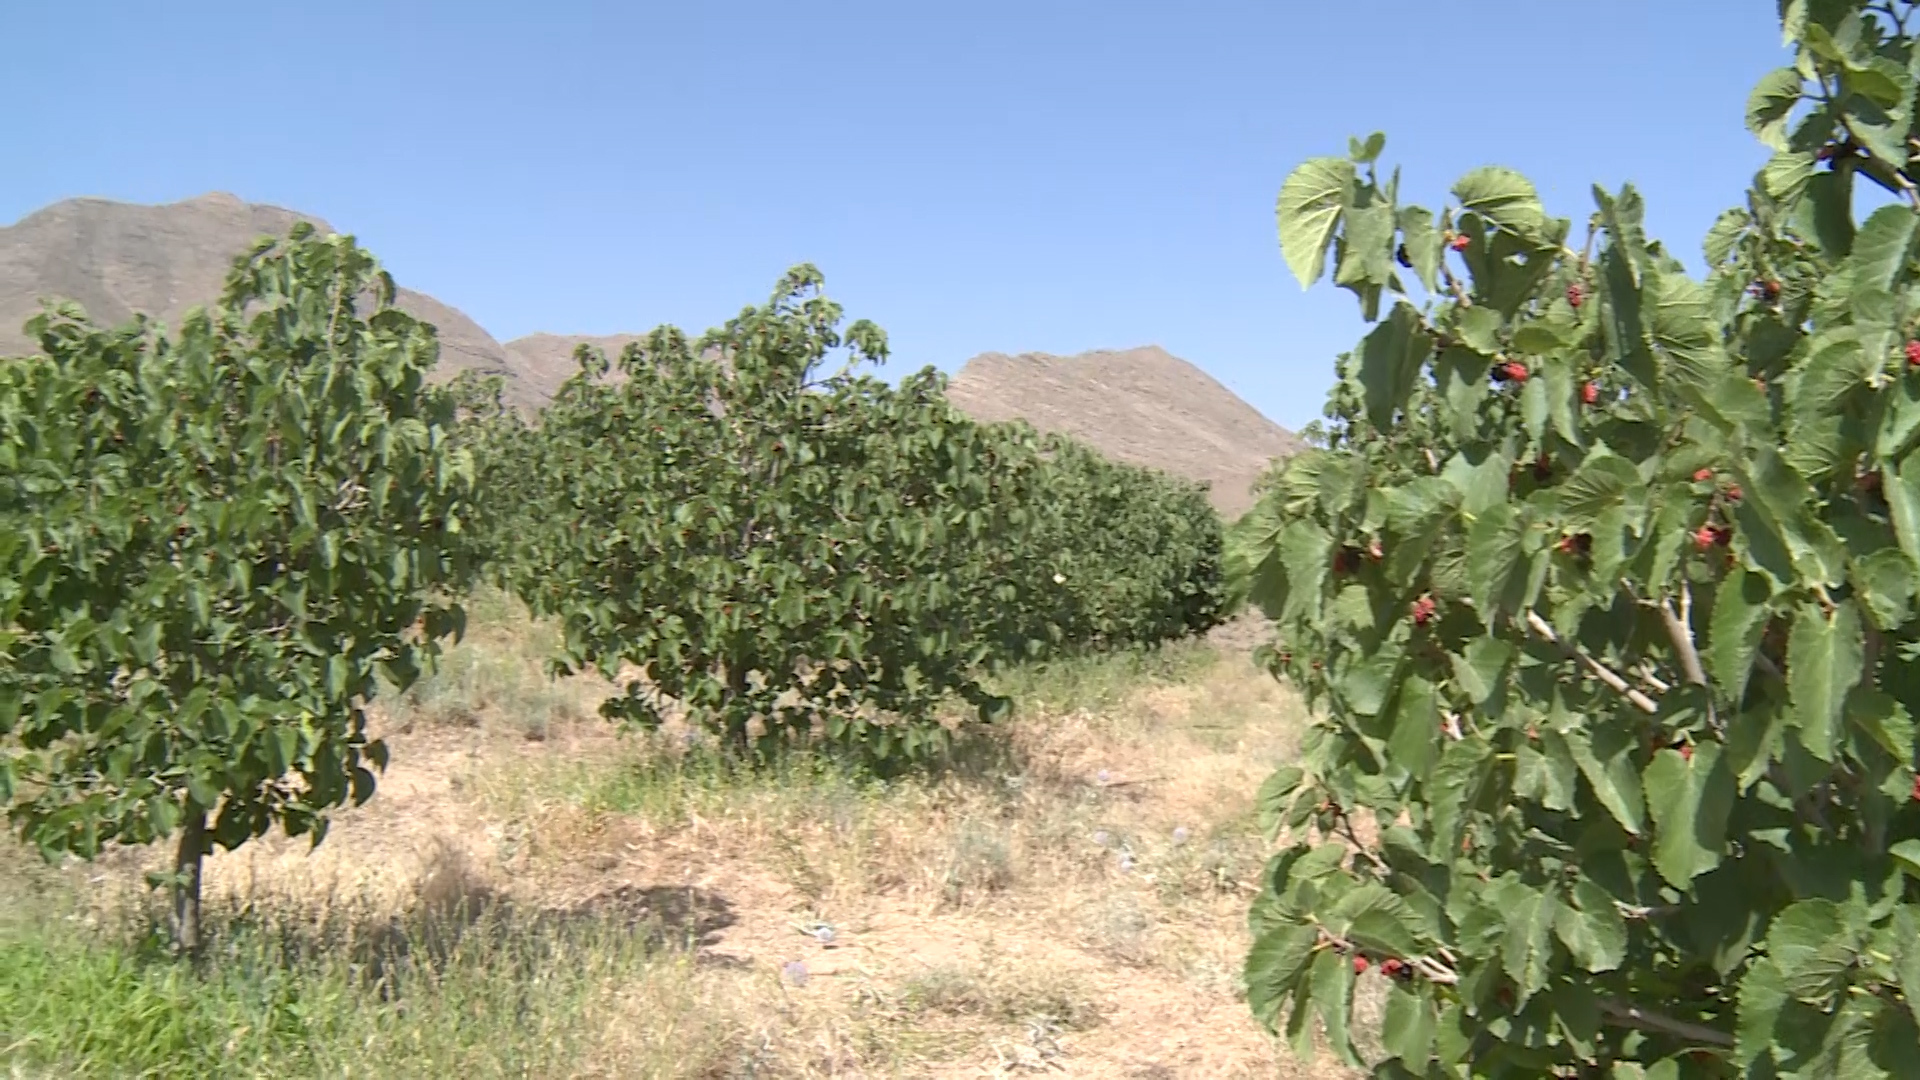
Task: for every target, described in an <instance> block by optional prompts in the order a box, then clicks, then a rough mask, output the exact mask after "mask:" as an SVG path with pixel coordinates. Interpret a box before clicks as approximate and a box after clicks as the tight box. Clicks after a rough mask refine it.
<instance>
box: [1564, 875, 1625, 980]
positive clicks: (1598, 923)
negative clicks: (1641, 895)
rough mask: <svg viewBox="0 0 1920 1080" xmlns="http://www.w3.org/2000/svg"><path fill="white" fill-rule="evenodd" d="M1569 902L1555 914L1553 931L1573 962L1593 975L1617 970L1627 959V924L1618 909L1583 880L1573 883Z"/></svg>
mask: <svg viewBox="0 0 1920 1080" xmlns="http://www.w3.org/2000/svg"><path fill="white" fill-rule="evenodd" d="M1572 901H1573V902H1572V903H1570V904H1562V905H1561V906H1560V908H1559V910H1558V911H1557V912H1555V914H1554V923H1553V929H1554V932H1555V933H1556V934H1558V935H1559V937H1560V940H1561V942H1562V943H1563V944H1565V945H1566V947H1567V951H1568V952H1569V953H1571V954H1572V955H1573V959H1574V962H1575V963H1577V964H1579V965H1580V966H1581V967H1582V968H1584V969H1586V970H1587V971H1591V972H1596V973H1597V972H1602V971H1612V970H1614V969H1615V968H1618V967H1619V966H1620V964H1621V962H1622V961H1624V960H1625V959H1626V955H1627V922H1626V919H1624V918H1623V917H1622V916H1621V914H1620V908H1619V905H1617V904H1615V903H1614V902H1613V897H1612V896H1610V895H1608V893H1607V891H1606V890H1605V889H1602V888H1601V887H1600V886H1598V885H1595V884H1594V883H1593V882H1591V881H1588V880H1585V879H1582V880H1580V881H1579V882H1577V883H1575V885H1574V887H1573V894H1572Z"/></svg>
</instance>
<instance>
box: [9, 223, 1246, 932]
mask: <svg viewBox="0 0 1920 1080" xmlns="http://www.w3.org/2000/svg"><path fill="white" fill-rule="evenodd" d="M819 285H820V282H819V278H818V275H817V273H815V272H813V271H812V270H811V269H810V268H801V269H800V270H797V271H795V272H794V273H793V274H792V275H790V276H789V278H788V279H787V280H786V281H784V282H783V283H782V285H781V288H780V290H779V292H778V294H777V295H776V296H775V298H774V299H773V301H772V302H771V303H769V304H767V305H765V306H763V307H760V308H754V309H749V310H747V311H746V312H744V313H743V314H742V315H741V316H740V317H739V318H737V319H735V320H733V321H731V322H729V323H728V324H727V325H726V326H725V327H723V328H721V329H720V330H717V331H715V332H713V333H712V334H710V335H708V337H707V338H705V339H703V340H702V341H701V342H700V343H699V344H698V345H697V346H696V345H690V344H689V343H688V342H687V340H686V339H685V337H684V336H683V335H681V334H680V333H679V332H678V331H675V330H672V329H663V330H661V331H658V332H656V333H655V334H653V335H652V336H651V337H650V338H649V339H648V340H647V342H646V344H645V345H644V346H641V347H637V348H635V349H631V350H628V352H627V353H626V354H624V355H623V356H622V357H621V358H620V365H619V371H618V373H611V372H609V370H608V365H607V363H606V361H605V359H604V358H603V357H600V356H598V355H594V354H591V353H589V354H585V355H583V356H582V371H581V373H580V374H579V376H578V377H576V378H575V379H574V380H572V381H571V382H570V383H569V384H568V385H567V386H566V388H565V389H564V390H563V391H562V393H561V394H560V396H559V399H558V400H557V401H555V402H554V403H553V404H552V406H551V407H550V408H548V409H547V410H546V412H545V414H544V415H543V416H542V417H541V418H540V422H539V423H537V424H535V425H531V426H530V425H527V424H524V423H522V422H520V421H519V420H518V419H517V418H515V417H513V416H510V415H509V414H507V413H505V412H504V411H503V410H501V409H500V408H499V405H498V401H499V397H498V387H497V386H495V387H493V388H491V390H489V389H488V388H486V387H484V386H476V385H475V384H473V383H472V382H471V381H468V382H464V383H456V384H455V385H452V386H440V385H433V384H430V383H429V382H428V381H427V379H428V375H429V373H430V372H431V370H432V368H433V366H434V363H435V360H436V358H437V351H438V350H437V345H436V340H435V334H434V331H433V328H432V327H431V326H428V325H425V324H423V323H420V322H418V321H416V320H414V319H412V318H411V317H409V316H408V315H406V314H405V313H403V312H401V311H400V310H398V309H397V308H395V307H393V306H392V300H393V283H392V281H391V280H390V279H388V278H387V276H386V275H385V274H384V273H382V272H381V271H380V270H379V269H378V267H377V266H376V264H375V263H374V261H373V260H372V258H371V257H370V256H369V255H368V254H367V253H366V252H364V251H362V250H360V249H359V248H358V247H356V246H355V245H354V244H353V242H352V241H351V240H350V239H347V238H344V237H339V236H324V237H323V236H318V235H316V234H314V233H313V231H312V230H311V229H310V228H308V227H307V226H304V225H303V226H299V227H297V228H296V229H295V230H294V231H293V232H292V233H291V234H290V235H289V236H288V237H287V238H284V239H282V240H271V241H263V242H262V243H261V244H260V245H258V246H257V247H256V248H255V249H254V250H253V251H251V252H250V253H249V254H248V255H246V256H245V257H243V258H241V259H240V260H238V261H237V263H236V265H235V268H234V270H233V271H232V273H231V275H230V276H229V278H228V281H227V284H226V288H225V291H224V293H223V295H222V297H221V298H220V300H219V301H218V303H216V304H215V305H213V306H212V307H211V308H208V309H205V310H196V311H194V312H193V313H191V314H190V315H189V316H188V317H187V318H186V320H185V321H184V323H183V324H182V325H181V326H180V327H179V328H178V329H177V331H176V332H174V333H172V334H166V333H163V332H161V331H160V329H159V328H158V327H156V326H154V325H152V324H149V323H147V322H145V321H136V322H134V323H133V324H130V325H128V326H125V327H122V328H119V329H113V330H108V329H102V328H98V327H95V326H93V325H91V324H89V323H88V322H87V321H86V319H85V317H84V315H83V313H81V312H80V311H78V310H77V309H74V308H71V307H65V308H59V309H56V310H51V311H49V312H48V313H46V314H44V315H42V316H41V317H39V318H37V319H36V320H35V321H34V322H33V323H32V324H31V326H30V332H31V333H32V334H33V335H34V336H35V337H36V338H37V339H38V340H39V342H40V345H41V351H40V353H39V354H38V355H33V356H27V357H21V358H15V359H8V360H6V361H4V362H0V803H3V804H4V805H5V807H6V810H7V814H8V817H9V820H10V822H11V823H12V825H13V826H14V827H15V828H17V830H18V831H19V832H20V833H21V834H22V835H23V836H24V837H26V838H27V839H28V840H29V841H31V842H33V843H35V844H37V845H38V846H39V847H40V848H41V849H42V851H43V852H45V853H47V854H48V855H49V856H50V857H51V856H53V855H56V854H59V853H62V852H66V853H73V854H77V855H80V856H83V857H91V856H92V855H94V854H95V853H96V852H98V851H99V850H100V849H101V848H102V846H103V845H107V844H110V843H122V844H145V843H150V842H153V841H156V840H159V839H163V838H167V837H170V836H177V838H178V844H177V848H176V852H175V859H174V872H173V874H172V875H171V881H172V884H173V887H174V897H175V905H176V910H175V920H176V926H175V930H176V934H177V936H178V940H179V943H180V944H181V945H183V946H184V947H186V948H188V949H189V950H191V949H194V948H196V947H197V945H198V940H199V930H198V911H199V892H200V890H199V868H200V866H201V862H202V859H203V857H204V856H205V855H206V854H208V853H209V852H210V851H211V850H212V847H213V845H215V844H218V845H220V846H223V847H226V848H233V847H236V846H238V845H240V844H242V843H244V842H246V841H247V840H249V839H250V838H254V837H258V836H260V835H262V834H263V833H264V832H266V831H267V830H268V829H270V828H272V827H274V826H275V825H276V824H278V825H280V826H281V827H283V828H284V829H285V831H286V832H287V833H288V834H290V835H300V834H307V835H310V836H311V837H312V838H313V842H314V843H316V844H318V843H319V842H320V841H321V839H322V838H323V837H324V836H325V833H326V825H327V815H328V812H329V811H330V810H332V809H334V808H336V807H338V806H340V805H342V804H344V803H347V802H352V803H356V804H357V803H359V802H361V801H363V800H365V799H366V798H368V797H369V796H370V795H371V794H372V792H373V789H374V784H375V774H376V772H377V771H378V770H379V769H381V768H383V767H384V766H385V763H386V760H387V751H386V748H385V747H384V746H383V745H382V744H381V743H380V742H378V741H376V740H372V739H370V738H369V737H368V735H367V732H366V714H365V709H366V706H367V703H368V702H369V701H370V700H371V699H372V698H373V697H374V695H375V693H376V691H377V688H378V687H379V686H380V685H381V683H382V682H383V681H384V682H385V683H388V684H391V685H393V686H397V687H399V688H402V689H404V688H406V687H407V686H408V685H410V684H411V683H412V682H413V681H414V680H415V679H416V678H417V677H418V675H419V674H420V672H421V671H422V669H423V668H424V667H426V666H428V665H430V663H431V661H432V659H433V657H434V656H435V655H436V654H437V650H438V648H439V644H440V642H442V641H443V640H445V639H446V638H447V637H449V636H450V635H454V634H457V633H458V632H459V631H460V630H461V628H462V625H463V619H464V616H463V613H462V609H461V607H460V603H459V602H460V599H461V598H462V597H463V596H464V595H465V594H466V593H467V592H468V591H469V589H470V588H471V587H472V586H474V585H475V584H477V583H479V582H480V581H482V580H485V579H487V578H492V579H494V580H496V581H498V582H500V583H503V584H505V585H507V586H508V587H510V588H512V589H513V590H514V591H515V592H517V593H518V594H519V595H521V596H522V597H524V598H525V599H526V601H527V602H528V604H529V605H530V606H531V607H532V608H533V610H534V611H535V612H537V613H539V614H541V615H548V616H553V617H556V618H557V619H558V620H559V621H560V622H561V623H562V625H563V626H564V628H565V632H566V633H565V642H566V644H565V652H564V655H562V656H560V657H557V658H556V665H555V666H556V667H557V668H558V669H560V670H571V669H574V668H577V667H579V666H582V665H587V664H592V665H597V666H599V668H600V669H601V670H602V671H603V672H605V673H606V674H608V675H609V676H617V675H620V674H622V672H621V670H620V669H621V668H622V666H623V665H635V666H637V667H639V668H640V669H641V670H642V672H643V677H642V678H640V679H638V680H635V681H632V682H631V683H630V684H629V692H628V693H627V694H626V695H625V696H620V697H616V698H615V699H614V700H613V701H612V702H611V703H610V705H609V708H608V713H609V715H610V716H612V717H615V718H617V719H622V720H629V721H639V722H642V723H646V722H652V721H657V720H658V719H659V716H660V710H661V707H662V704H663V702H665V701H667V700H671V701H673V702H675V703H677V705H678V706H680V707H683V708H685V709H687V710H688V711H689V715H690V717H691V718H692V719H693V720H694V721H695V722H700V723H706V724H709V725H711V726H712V727H713V728H715V729H716V730H718V731H720V732H722V733H724V734H725V735H726V736H727V737H728V739H729V740H730V741H731V742H732V743H733V744H735V745H736V746H738V747H740V748H743V749H745V748H753V749H755V750H757V751H759V752H760V753H762V754H764V753H767V752H770V751H771V750H772V749H775V748H778V747H782V746H786V745H788V744H789V742H791V741H792V739H791V738H788V739H774V740H765V739H762V738H760V736H763V735H769V734H772V735H788V736H795V735H799V736H811V737H812V738H813V740H814V741H820V737H822V736H824V739H825V741H827V742H829V743H833V744H838V745H839V746H841V747H842V748H846V749H852V750H855V751H857V752H859V753H862V754H864V755H866V756H868V757H870V758H880V759H887V758H895V759H898V758H902V757H904V758H918V757H924V756H926V755H928V754H932V753H935V752H937V751H939V750H940V749H941V748H942V747H943V746H945V745H946V743H947V740H948V731H947V729H946V728H944V727H942V726H940V725H939V724H937V723H934V722H933V713H934V710H935V708H936V707H937V706H938V705H939V704H940V703H941V702H942V701H943V700H945V699H947V698H949V697H951V696H959V697H962V698H966V699H969V700H971V701H973V702H974V703H975V704H977V705H979V706H980V707H981V711H982V713H983V714H985V715H992V714H994V713H996V712H997V711H999V709H1000V708H1001V707H1003V706H1004V703H1003V702H999V701H997V700H996V699H994V698H993V697H992V695H990V694H989V693H987V691H986V690H985V689H984V688H983V686H982V684H981V682H980V679H981V677H982V676H983V675H984V674H986V673H988V672H990V671H991V669H992V668H993V667H994V666H995V665H996V664H1003V663H1008V662H1012V661H1015V660H1018V659H1022V658H1028V657H1035V656H1046V655H1052V654H1055V653H1057V652H1058V651H1060V650H1062V649H1072V648H1091V647H1100V646H1104V645H1110V644H1122V643H1152V642H1156V641H1160V640H1164V639H1166V638H1168V637H1172V636H1175V635H1178V634H1182V633H1187V632H1191V631H1195V630H1200V629H1204V628H1205V627H1207V626H1209V625H1212V623H1214V622H1215V621H1217V620H1218V619H1219V618H1220V617H1221V614H1222V610H1223V604H1224V601H1223V599H1222V591H1221V587H1220V582H1219V555H1220V546H1221V536H1220V527H1219V522H1218V519H1217V518H1216V517H1215V516H1214V514H1213V512H1212V510H1211V509H1210V508H1209V507H1208V505H1207V503H1206V501H1205V499H1204V495H1203V493H1202V492H1201V491H1200V489H1199V488H1197V487H1195V486H1193V485H1185V484H1180V483H1177V482H1174V481H1172V480H1170V479H1167V478H1164V477H1161V476H1159V475H1157V474H1153V473H1149V472H1147V471H1145V470H1139V469H1132V468H1127V467H1123V466H1118V465H1114V464H1111V463H1108V462H1105V461H1103V460H1102V459H1100V458H1099V457H1098V456H1097V455H1093V454H1091V453H1090V452H1088V451H1086V450H1084V449H1082V448H1079V447H1076V446H1074V445H1072V444H1070V443H1066V442H1062V441H1058V440H1039V439H1037V438H1036V437H1035V436H1034V435H1033V433H1032V432H1031V431H1028V430H1025V429H1021V428H1017V427H1010V426H983V425H978V424H974V423H971V422H969V421H967V420H966V419H965V418H963V417H961V416H959V415H958V414H956V413H955V412H954V411H953V409H952V408H951V407H950V406H949V405H948V404H947V403H946V401H945V399H944V397H943V396H942V393H941V389H942V384H941V382H940V380H939V378H938V377H937V376H936V375H934V374H933V373H932V372H931V371H928V372H923V373H921V374H919V375H916V376H913V377H911V378H909V379H907V380H906V381H905V383H904V384H903V385H902V386H900V387H899V388H897V389H896V388H892V387H889V386H887V385H886V384H884V383H882V382H880V381H879V380H877V379H873V378H871V377H868V376H857V375H855V374H853V371H852V368H853V367H854V366H855V365H856V364H857V363H858V362H861V361H868V360H875V361H877V360H879V359H882V358H883V357H884V355H885V342H884V338H883V336H882V335H881V334H880V332H879V331H878V329H877V328H874V327H872V326H871V325H870V324H865V323H860V324H855V325H854V326H852V327H850V328H849V329H848V330H847V331H846V333H845V338H846V341H847V342H848V343H849V344H850V345H851V346H852V360H851V361H850V362H849V365H848V369H846V370H843V371H841V372H840V373H839V374H837V375H834V376H831V377H827V378H821V377H820V376H819V366H820V364H821V363H822V362H823V361H824V360H825V359H827V357H828V356H829V354H830V353H831V352H832V350H834V349H836V348H838V347H839V346H840V345H841V343H842V334H841V331H840V329H839V326H840V322H841V317H840V311H839V309H838V307H837V306H835V305H834V304H832V303H831V302H829V301H827V300H826V299H825V298H824V297H823V296H821V295H819ZM609 376H611V377H609ZM1096 514H1097V515H1100V516H1101V517H1102V518H1104V520H1100V519H1096V518H1095V517H1094V515H1096Z"/></svg>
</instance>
